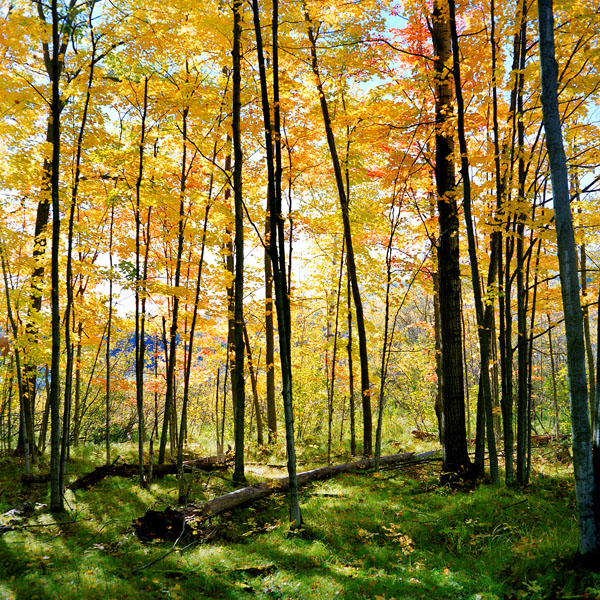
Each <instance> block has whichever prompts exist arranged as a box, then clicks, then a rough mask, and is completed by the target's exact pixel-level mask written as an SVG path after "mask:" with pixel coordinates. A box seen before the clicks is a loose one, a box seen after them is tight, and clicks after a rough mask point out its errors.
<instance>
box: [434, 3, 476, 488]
mask: <svg viewBox="0 0 600 600" xmlns="http://www.w3.org/2000/svg"><path fill="white" fill-rule="evenodd" d="M432 25H433V29H432V37H433V46H434V51H435V54H436V60H435V63H434V68H435V76H436V86H435V87H436V90H435V113H436V134H435V141H436V148H435V179H436V190H437V205H438V215H439V217H438V221H439V237H438V272H439V274H440V276H439V299H440V330H441V332H440V333H441V336H440V337H441V340H440V342H441V343H440V350H441V362H442V369H441V371H442V378H441V382H438V385H441V392H442V394H441V395H442V431H441V438H442V453H443V466H442V469H443V473H444V475H443V479H444V480H445V479H449V478H450V479H451V478H453V477H454V476H457V475H458V476H461V475H465V474H466V473H469V472H470V470H471V461H470V459H469V454H468V449H467V434H466V424H465V401H464V380H463V359H462V343H463V339H462V327H461V322H460V296H461V291H460V263H459V247H458V231H459V225H458V207H457V204H456V190H455V171H454V162H453V158H452V154H453V152H454V141H453V138H452V135H451V134H449V133H447V121H448V119H449V118H450V117H451V115H452V86H451V72H450V71H449V70H448V64H449V62H450V61H451V58H452V46H451V34H450V20H449V15H448V14H447V11H446V14H444V11H443V10H442V9H441V8H440V2H439V1H436V2H435V3H434V9H433V23H432Z"/></svg>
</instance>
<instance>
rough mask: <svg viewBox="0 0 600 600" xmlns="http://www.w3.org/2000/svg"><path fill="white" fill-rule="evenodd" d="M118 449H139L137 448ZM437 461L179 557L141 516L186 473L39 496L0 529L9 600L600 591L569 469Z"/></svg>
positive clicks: (283, 507)
mask: <svg viewBox="0 0 600 600" xmlns="http://www.w3.org/2000/svg"><path fill="white" fill-rule="evenodd" d="M119 452H122V453H123V454H124V455H127V453H129V455H131V450H130V449H127V448H125V447H124V448H121V449H119ZM2 460H3V461H4V464H5V465H6V467H7V468H6V469H5V470H4V471H2V475H1V476H0V477H2V481H0V483H2V490H3V492H2V495H1V497H0V502H1V503H2V506H5V507H7V508H9V507H11V506H13V505H16V504H18V501H19V497H18V495H15V493H14V490H11V489H10V486H9V485H8V481H9V478H10V477H12V476H13V475H12V473H14V469H15V466H14V465H11V461H10V460H8V459H2ZM277 460H281V457H279V458H278V459H277ZM101 462H102V457H101V455H100V454H98V453H97V452H95V451H93V450H90V448H89V447H83V448H81V449H78V451H77V453H76V455H75V456H74V461H73V467H72V477H75V476H76V475H78V474H80V473H85V472H89V471H91V470H92V469H93V467H94V466H95V465H97V464H101ZM272 464H277V463H272ZM41 468H43V466H42V467H41ZM269 469H270V468H269V467H267V468H265V469H261V468H259V467H257V468H255V466H254V465H253V467H252V471H253V472H252V473H251V474H250V477H251V479H252V480H253V481H254V480H256V481H258V480H260V477H259V475H260V476H263V477H264V476H265V475H269V474H270V473H271V472H272V471H270V470H269ZM436 469H437V467H436V465H435V464H427V465H423V466H417V467H409V468H396V469H388V470H383V471H381V472H379V473H372V472H360V473H353V474H347V475H343V476H340V477H337V478H335V479H332V480H328V481H325V482H316V483H314V484H312V485H308V486H306V487H304V488H303V489H302V490H301V502H302V510H303V515H304V520H305V525H304V527H303V529H301V530H300V531H299V532H297V533H295V534H293V535H290V534H289V528H288V523H287V519H288V517H287V500H286V498H285V496H283V495H276V496H273V497H271V498H267V499H265V500H262V501H260V502H257V503H255V504H253V505H251V506H248V507H245V508H243V509H240V510H238V511H236V512H234V513H232V514H224V515H220V516H218V517H215V518H213V519H212V520H211V522H210V528H211V530H212V531H213V532H214V539H211V540H210V541H205V540H202V539H199V540H197V542H199V543H195V544H194V545H192V546H190V547H187V548H185V549H183V547H184V546H186V544H188V543H189V540H188V541H182V542H181V543H180V545H179V548H176V549H175V551H174V552H172V553H170V554H168V553H169V550H171V548H172V543H164V542H153V543H150V544H143V543H141V542H140V541H139V540H138V539H137V538H136V537H135V536H134V534H133V530H132V527H131V522H132V521H133V520H134V519H136V518H137V517H139V516H141V515H142V514H144V512H145V511H146V510H147V509H148V508H157V509H162V508H164V507H165V506H166V505H167V504H171V505H173V504H175V501H176V498H177V485H178V481H177V479H176V477H175V476H167V477H165V478H164V479H160V480H156V481H154V482H153V483H152V485H151V486H150V488H149V489H148V490H144V489H141V488H140V487H139V485H138V484H137V481H136V480H135V479H122V478H118V477H109V478H106V479H105V480H103V481H101V482H100V483H98V485H96V486H95V487H94V488H92V489H90V490H87V491H77V492H74V493H73V492H69V497H68V502H69V506H70V507H71V510H70V511H69V512H68V513H67V514H65V515H62V516H60V517H56V516H53V515H51V514H50V513H49V512H48V511H47V506H46V507H44V506H39V507H38V508H37V509H36V510H35V511H34V513H33V514H32V515H31V516H30V517H29V518H28V520H27V521H26V522H27V525H28V526H29V527H28V528H27V529H23V530H19V531H9V532H6V533H4V535H2V536H0V582H1V583H0V600H3V599H5V598H6V599H17V598H19V599H21V598H27V599H29V598H31V599H35V598H38V599H46V598H48V599H53V598H61V599H70V598H73V599H76V598H86V599H88V598H90V599H96V598H97V599H101V598H135V599H136V600H145V599H150V598H173V599H177V598H181V599H184V598H186V599H188V598H194V599H201V598H250V597H253V598H261V599H263V598H264V599H267V598H270V599H272V598H298V599H312V598H323V599H328V598H388V599H392V598H397V599H400V598H402V599H404V598H409V599H410V598H447V599H455V598H465V599H470V600H494V599H495V600H499V599H501V598H507V597H510V595H511V594H513V595H516V597H517V598H518V599H519V600H520V599H525V600H528V599H530V600H535V599H538V598H539V599H540V600H541V599H543V598H547V597H548V596H549V595H551V594H555V597H557V598H561V597H568V596H575V597H576V596H577V594H579V595H581V594H582V593H583V592H585V591H586V590H587V593H588V597H590V598H592V597H598V590H600V580H599V579H598V577H597V576H596V575H593V574H582V573H581V572H578V571H577V570H575V569H574V568H571V567H570V566H569V565H568V562H567V560H568V558H569V557H570V556H572V553H573V550H574V548H575V547H576V541H577V537H576V536H577V532H576V526H575V525H576V524H575V522H574V519H573V514H574V513H573V502H574V491H573V484H572V478H571V477H572V476H571V474H570V473H569V469H568V467H565V466H564V465H563V466H560V465H559V466H556V465H551V464H550V462H549V461H541V462H540V469H539V470H536V473H535V476H534V477H533V478H532V480H533V483H532V485H531V486H529V488H528V489H527V490H519V489H507V488H505V487H492V486H489V485H485V484H484V485H480V486H479V487H478V488H476V489H475V490H465V491H452V490H450V489H448V488H440V487H439V486H438V485H437V478H438V473H437V471H436ZM273 470H276V469H273ZM13 487H15V486H13ZM193 489H194V497H195V498H197V499H199V500H201V499H202V498H208V497H213V496H215V495H218V494H219V493H223V492H225V491H229V490H230V489H232V487H231V485H230V484H229V483H228V482H227V481H224V480H223V479H222V478H221V477H215V476H213V475H210V474H201V473H198V474H196V475H195V480H194V486H193ZM27 495H28V496H29V498H30V499H31V500H33V501H38V502H40V503H41V504H44V503H47V500H48V497H47V486H43V485H42V486H31V488H30V489H29V491H28V492H27ZM21 501H22V500H21ZM11 503H12V504H11ZM167 554H168V555H167ZM157 559H159V560H158V562H156V563H154V564H151V563H153V561H156V560H157ZM144 566H146V568H142V570H138V571H137V572H136V571H135V570H136V569H140V568H141V567H144ZM594 594H595V596H594Z"/></svg>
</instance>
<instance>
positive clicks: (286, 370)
mask: <svg viewBox="0 0 600 600" xmlns="http://www.w3.org/2000/svg"><path fill="white" fill-rule="evenodd" d="M252 11H253V15H254V30H255V34H256V49H257V54H258V64H259V72H260V89H261V103H262V109H263V123H264V131H265V142H266V148H267V170H268V182H267V194H268V201H269V206H268V213H269V215H270V216H271V219H270V226H271V230H270V237H269V246H268V249H269V254H270V258H271V265H272V267H273V284H274V287H275V308H276V310H277V329H278V333H279V359H280V361H281V379H282V396H283V409H284V418H285V438H286V451H287V468H288V477H289V497H290V523H291V525H290V526H291V528H292V529H297V528H299V527H300V526H301V525H302V512H301V511H300V501H299V495H298V477H297V472H296V445H295V440H294V410H293V388H292V353H291V314H290V298H289V295H288V279H287V277H286V260H285V236H284V227H283V225H284V220H283V214H282V209H281V197H282V192H281V178H282V161H281V123H280V106H279V48H278V30H279V2H278V0H275V2H274V3H273V18H272V32H273V125H272V126H271V118H270V103H269V96H268V89H267V76H266V70H265V61H264V52H263V43H262V32H261V25H260V12H259V6H258V0H253V2H252Z"/></svg>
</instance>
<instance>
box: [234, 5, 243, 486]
mask: <svg viewBox="0 0 600 600" xmlns="http://www.w3.org/2000/svg"><path fill="white" fill-rule="evenodd" d="M242 11H243V5H242V0H234V2H233V50H232V56H233V109H232V117H231V118H232V131H233V136H232V137H233V157H234V162H233V200H234V213H235V284H234V290H233V294H234V307H233V315H234V326H233V344H234V351H235V354H234V355H235V363H234V368H233V370H232V373H231V381H232V388H233V403H234V406H235V411H234V415H235V416H234V430H235V436H234V437H235V469H234V472H233V479H234V480H235V481H237V482H239V483H243V482H245V481H246V477H245V475H244V419H245V412H246V397H245V385H244V310H243V303H244V207H243V199H242V160H243V155H242V138H241V129H240V125H241V116H240V113H241V106H242V104H241V82H242V79H241V66H242V62H241V38H242Z"/></svg>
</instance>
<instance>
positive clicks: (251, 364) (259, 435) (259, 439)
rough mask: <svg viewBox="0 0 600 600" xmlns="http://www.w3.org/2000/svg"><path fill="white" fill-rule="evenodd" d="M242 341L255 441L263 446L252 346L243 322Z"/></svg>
mask: <svg viewBox="0 0 600 600" xmlns="http://www.w3.org/2000/svg"><path fill="white" fill-rule="evenodd" d="M244 342H245V344H246V353H247V354H248V371H249V373H250V383H251V384H252V399H253V402H254V412H255V413H256V441H257V443H258V445H259V446H264V443H265V440H264V436H263V425H262V415H261V411H260V401H259V399H258V381H257V376H256V370H255V369H254V362H253V360H252V347H251V346H250V337H249V336H248V328H247V327H246V324H245V323H244Z"/></svg>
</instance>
